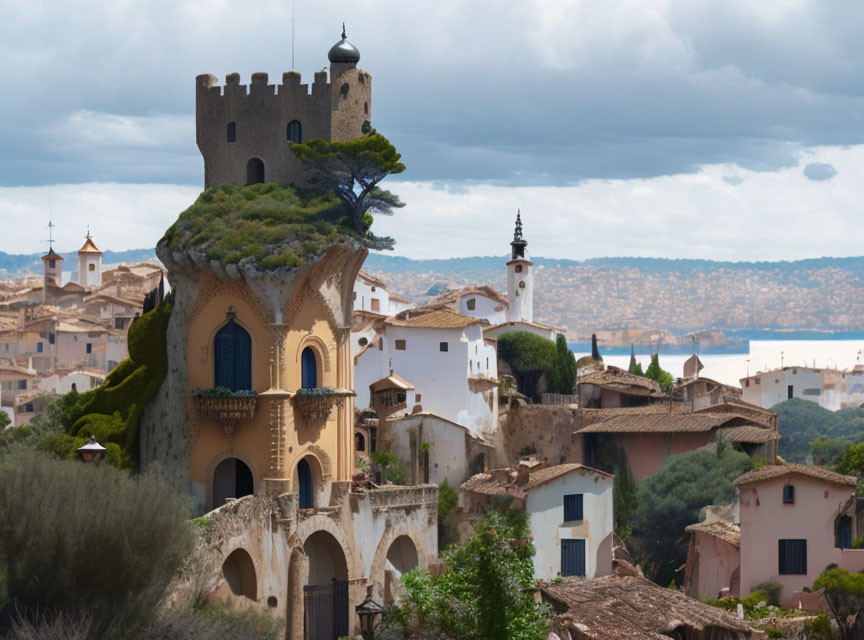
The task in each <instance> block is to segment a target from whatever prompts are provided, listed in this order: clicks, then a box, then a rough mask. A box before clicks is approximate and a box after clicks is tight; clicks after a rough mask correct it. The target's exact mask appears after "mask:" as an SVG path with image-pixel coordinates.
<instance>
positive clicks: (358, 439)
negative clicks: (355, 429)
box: [354, 433, 366, 453]
mask: <svg viewBox="0 0 864 640" xmlns="http://www.w3.org/2000/svg"><path fill="white" fill-rule="evenodd" d="M354 450H355V451H360V452H361V453H364V452H365V451H366V438H364V437H363V434H362V433H355V434H354Z"/></svg>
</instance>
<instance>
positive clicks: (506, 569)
mask: <svg viewBox="0 0 864 640" xmlns="http://www.w3.org/2000/svg"><path fill="white" fill-rule="evenodd" d="M533 556H534V545H533V544H532V542H531V536H530V531H529V528H528V515H527V514H526V513H525V512H524V511H522V510H518V511H507V512H504V513H499V512H497V511H490V512H488V513H487V514H486V515H485V516H484V517H483V519H482V520H481V521H480V522H479V523H478V525H477V527H476V529H475V532H474V535H472V536H471V537H470V538H468V540H466V541H465V542H464V543H463V544H458V545H453V546H451V547H450V548H449V549H448V550H446V551H444V552H443V554H442V559H443V560H444V564H445V565H446V567H447V570H446V571H444V572H443V573H441V574H440V575H437V576H434V577H433V576H431V575H430V574H429V572H428V571H426V570H424V569H419V568H418V569H415V570H413V571H411V572H410V573H408V574H406V575H405V576H403V578H402V584H403V586H404V587H405V591H406V594H405V598H404V601H403V604H402V606H401V607H398V608H391V609H390V610H388V612H387V613H386V614H385V617H384V621H383V622H382V625H381V628H380V629H379V630H376V637H378V638H388V639H393V640H396V639H397V638H400V639H402V638H409V637H410V638H424V639H426V638H429V639H431V638H454V639H456V640H542V639H543V638H545V637H546V633H547V632H548V630H549V628H550V626H551V616H550V612H549V610H548V608H547V607H546V606H545V605H542V604H539V603H536V602H534V594H533V585H534V565H533V563H532V560H531V558H532V557H533Z"/></svg>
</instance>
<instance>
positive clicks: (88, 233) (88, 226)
mask: <svg viewBox="0 0 864 640" xmlns="http://www.w3.org/2000/svg"><path fill="white" fill-rule="evenodd" d="M84 237H85V238H87V239H88V240H89V239H90V225H89V224H88V225H87V235H86V236H84Z"/></svg>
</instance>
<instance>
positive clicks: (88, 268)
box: [87, 262, 96, 271]
mask: <svg viewBox="0 0 864 640" xmlns="http://www.w3.org/2000/svg"><path fill="white" fill-rule="evenodd" d="M87 270H88V271H96V265H95V264H93V263H92V262H91V263H90V265H89V266H88V267H87Z"/></svg>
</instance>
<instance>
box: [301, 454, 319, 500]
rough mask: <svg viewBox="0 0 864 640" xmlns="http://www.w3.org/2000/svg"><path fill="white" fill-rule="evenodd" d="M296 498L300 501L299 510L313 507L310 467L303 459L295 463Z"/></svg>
mask: <svg viewBox="0 0 864 640" xmlns="http://www.w3.org/2000/svg"><path fill="white" fill-rule="evenodd" d="M297 497H298V498H299V499H300V508H301V509H312V508H313V507H314V506H315V504H314V502H313V500H312V467H310V466H309V463H308V462H307V461H306V459H305V458H304V459H303V460H301V461H300V462H298V463H297Z"/></svg>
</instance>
